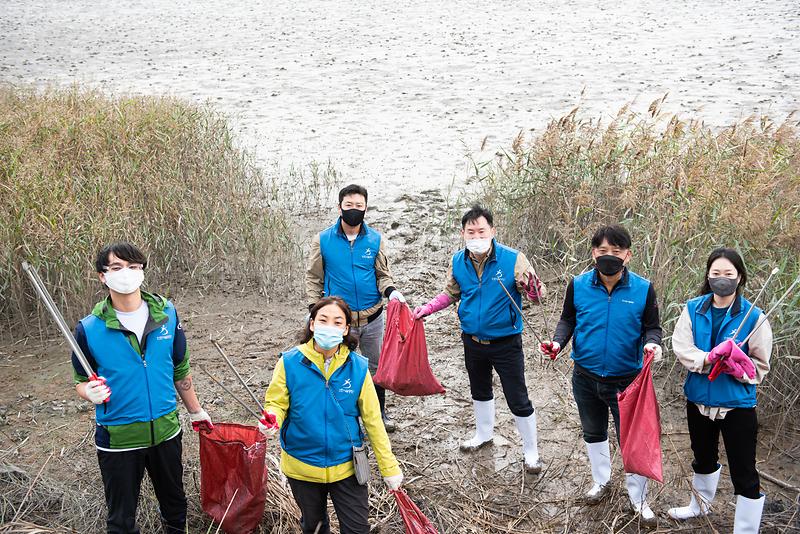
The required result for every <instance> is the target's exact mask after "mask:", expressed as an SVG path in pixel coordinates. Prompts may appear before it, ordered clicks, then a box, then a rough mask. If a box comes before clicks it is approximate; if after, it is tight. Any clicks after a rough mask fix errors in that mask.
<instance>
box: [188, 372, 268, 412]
mask: <svg viewBox="0 0 800 534" xmlns="http://www.w3.org/2000/svg"><path fill="white" fill-rule="evenodd" d="M198 367H200V370H201V371H203V372H204V373H205V374H207V375H208V378H210V379H211V380H213V381H214V383H215V384H216V385H218V386H219V387H221V388H222V389H224V390H225V392H226V393H228V395H230V396H231V397H233V400H235V401H236V402H238V403H239V404H241V405H242V407H243V408H244V409H245V410H247V411H248V412H250V413H251V414H253V417H255V418H256V419H258V420H261V416H260V415H258V414H257V413H256V412H254V411H253V409H252V408H250V407H249V406H248V405H246V404H245V403H244V401H242V400H241V399H240V398H239V397H237V396H236V394H235V393H234V392H233V391H231V390H230V389H228V388H227V387H225V386H224V385H223V384H222V383H221V382H220V381H219V380H217V379H216V378H214V375H212V374H211V373H209V372H208V370H207V369H206V368H205V367H203V366H202V365H198Z"/></svg>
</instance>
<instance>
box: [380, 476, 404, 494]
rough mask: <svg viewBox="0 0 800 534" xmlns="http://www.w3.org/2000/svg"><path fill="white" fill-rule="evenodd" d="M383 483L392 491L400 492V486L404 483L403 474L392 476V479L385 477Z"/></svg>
mask: <svg viewBox="0 0 800 534" xmlns="http://www.w3.org/2000/svg"><path fill="white" fill-rule="evenodd" d="M383 481H384V482H385V483H386V486H387V487H388V488H389V489H390V490H391V491H395V490H399V489H400V485H401V484H402V483H403V473H400V474H399V475H392V476H390V477H383Z"/></svg>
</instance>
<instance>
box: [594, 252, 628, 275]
mask: <svg viewBox="0 0 800 534" xmlns="http://www.w3.org/2000/svg"><path fill="white" fill-rule="evenodd" d="M595 262H596V263H597V270H598V271H600V273H602V274H604V275H606V276H614V275H615V274H617V273H618V272H620V271H621V270H622V268H623V267H624V262H623V261H622V258H618V257H616V256H613V255H611V254H606V255H604V256H598V257H597V259H596V260H595Z"/></svg>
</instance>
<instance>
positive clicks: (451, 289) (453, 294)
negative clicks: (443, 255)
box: [444, 258, 461, 302]
mask: <svg viewBox="0 0 800 534" xmlns="http://www.w3.org/2000/svg"><path fill="white" fill-rule="evenodd" d="M444 292H445V293H447V294H448V295H450V299H451V300H452V301H453V302H455V301H457V300H459V299H460V298H461V286H459V285H458V282H456V278H455V277H454V276H453V260H452V258H451V259H450V267H449V268H448V269H447V285H446V286H445V288H444Z"/></svg>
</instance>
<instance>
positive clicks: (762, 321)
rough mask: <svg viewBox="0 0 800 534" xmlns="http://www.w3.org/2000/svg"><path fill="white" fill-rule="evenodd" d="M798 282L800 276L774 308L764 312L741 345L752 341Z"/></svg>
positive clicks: (799, 281)
mask: <svg viewBox="0 0 800 534" xmlns="http://www.w3.org/2000/svg"><path fill="white" fill-rule="evenodd" d="M797 284H800V276H798V277H797V278H795V279H794V282H792V285H790V286H789V289H787V290H786V292H785V293H784V294H783V295H782V296H781V298H779V299H778V302H776V303H775V305H774V306H773V307H772V309H771V310H769V311H768V312H767V313H766V314H764V317H763V318H762V320H761V321H759V322H758V324H756V326H755V328H753V330H752V331H751V332H750V333H749V334H748V335H747V337H746V338H744V341H742V342H741V343H739V346H740V347H741V346H742V345H744V344H745V343H747V342H748V341H750V338H751V337H753V334H755V333H756V330H758V329H759V328H761V325H762V324H764V323H766V322H767V318H768V317H769V316H770V315H772V312H774V311H775V310H777V309H778V307H779V306H780V305H781V303H782V302H783V301H784V299H785V298H786V297H788V296H789V293H791V292H792V290H793V289H794V288H795V286H797Z"/></svg>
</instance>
